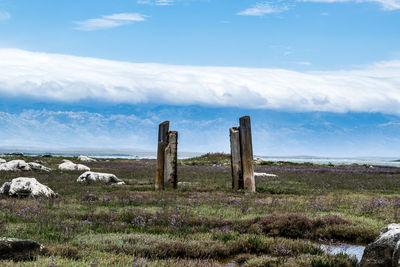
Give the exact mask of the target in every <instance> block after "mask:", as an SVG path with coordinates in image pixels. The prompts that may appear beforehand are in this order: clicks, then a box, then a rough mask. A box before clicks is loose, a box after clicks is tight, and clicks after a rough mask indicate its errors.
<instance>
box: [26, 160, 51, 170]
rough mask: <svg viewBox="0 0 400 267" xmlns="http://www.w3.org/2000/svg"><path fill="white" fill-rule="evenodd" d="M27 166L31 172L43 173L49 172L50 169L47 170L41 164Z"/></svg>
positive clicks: (34, 163) (32, 163) (30, 163)
mask: <svg viewBox="0 0 400 267" xmlns="http://www.w3.org/2000/svg"><path fill="white" fill-rule="evenodd" d="M28 165H29V167H30V168H31V169H32V170H38V171H45V172H50V171H51V169H50V168H47V167H45V166H43V165H42V164H39V163H36V162H29V163H28Z"/></svg>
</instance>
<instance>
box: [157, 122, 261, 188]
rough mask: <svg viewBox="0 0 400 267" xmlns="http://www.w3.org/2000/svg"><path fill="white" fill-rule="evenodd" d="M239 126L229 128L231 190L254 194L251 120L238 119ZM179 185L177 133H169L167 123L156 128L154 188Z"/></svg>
mask: <svg viewBox="0 0 400 267" xmlns="http://www.w3.org/2000/svg"><path fill="white" fill-rule="evenodd" d="M239 125H240V126H239V127H232V128H231V129H230V131H229V132H230V139H231V166H232V188H233V189H235V190H239V189H245V190H247V191H248V192H255V191H256V185H255V179H254V169H253V144H252V140H251V124H250V117H249V116H245V117H242V118H240V119H239ZM177 186H178V132H176V131H170V130H169V121H164V122H163V123H161V124H160V125H159V127H158V150H157V171H156V181H155V189H156V190H163V189H164V188H165V187H173V188H177Z"/></svg>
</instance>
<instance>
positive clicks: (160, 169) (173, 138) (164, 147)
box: [155, 121, 178, 190]
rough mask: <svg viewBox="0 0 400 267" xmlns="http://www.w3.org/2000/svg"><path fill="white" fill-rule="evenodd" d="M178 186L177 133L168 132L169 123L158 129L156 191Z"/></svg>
mask: <svg viewBox="0 0 400 267" xmlns="http://www.w3.org/2000/svg"><path fill="white" fill-rule="evenodd" d="M177 186H178V132H177V131H170V130H169V121H164V122H163V123H161V124H160V125H159V127H158V150H157V171H156V181H155V188H156V190H163V189H164V188H165V187H173V188H177Z"/></svg>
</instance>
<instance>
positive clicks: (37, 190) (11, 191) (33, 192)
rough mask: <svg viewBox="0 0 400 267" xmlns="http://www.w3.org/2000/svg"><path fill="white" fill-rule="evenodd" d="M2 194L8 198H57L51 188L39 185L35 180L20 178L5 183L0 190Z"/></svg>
mask: <svg viewBox="0 0 400 267" xmlns="http://www.w3.org/2000/svg"><path fill="white" fill-rule="evenodd" d="M0 194H4V195H8V196H15V197H17V196H19V197H21V196H30V197H48V198H53V197H56V196H57V194H56V193H54V191H53V190H51V189H50V188H49V187H47V186H45V185H43V184H41V183H39V182H38V181H37V180H36V179H35V178H25V177H19V178H15V179H12V180H11V182H5V183H4V184H3V186H2V187H1V188H0Z"/></svg>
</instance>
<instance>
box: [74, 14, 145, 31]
mask: <svg viewBox="0 0 400 267" xmlns="http://www.w3.org/2000/svg"><path fill="white" fill-rule="evenodd" d="M147 17H148V16H146V15H142V14H139V13H119V14H113V15H108V16H103V17H101V18H95V19H88V20H85V21H78V22H75V24H77V25H78V27H77V28H76V29H77V30H83V31H94V30H103V29H109V28H115V27H119V26H122V25H126V24H132V23H133V22H138V21H139V22H140V21H145V20H146V18H147Z"/></svg>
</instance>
